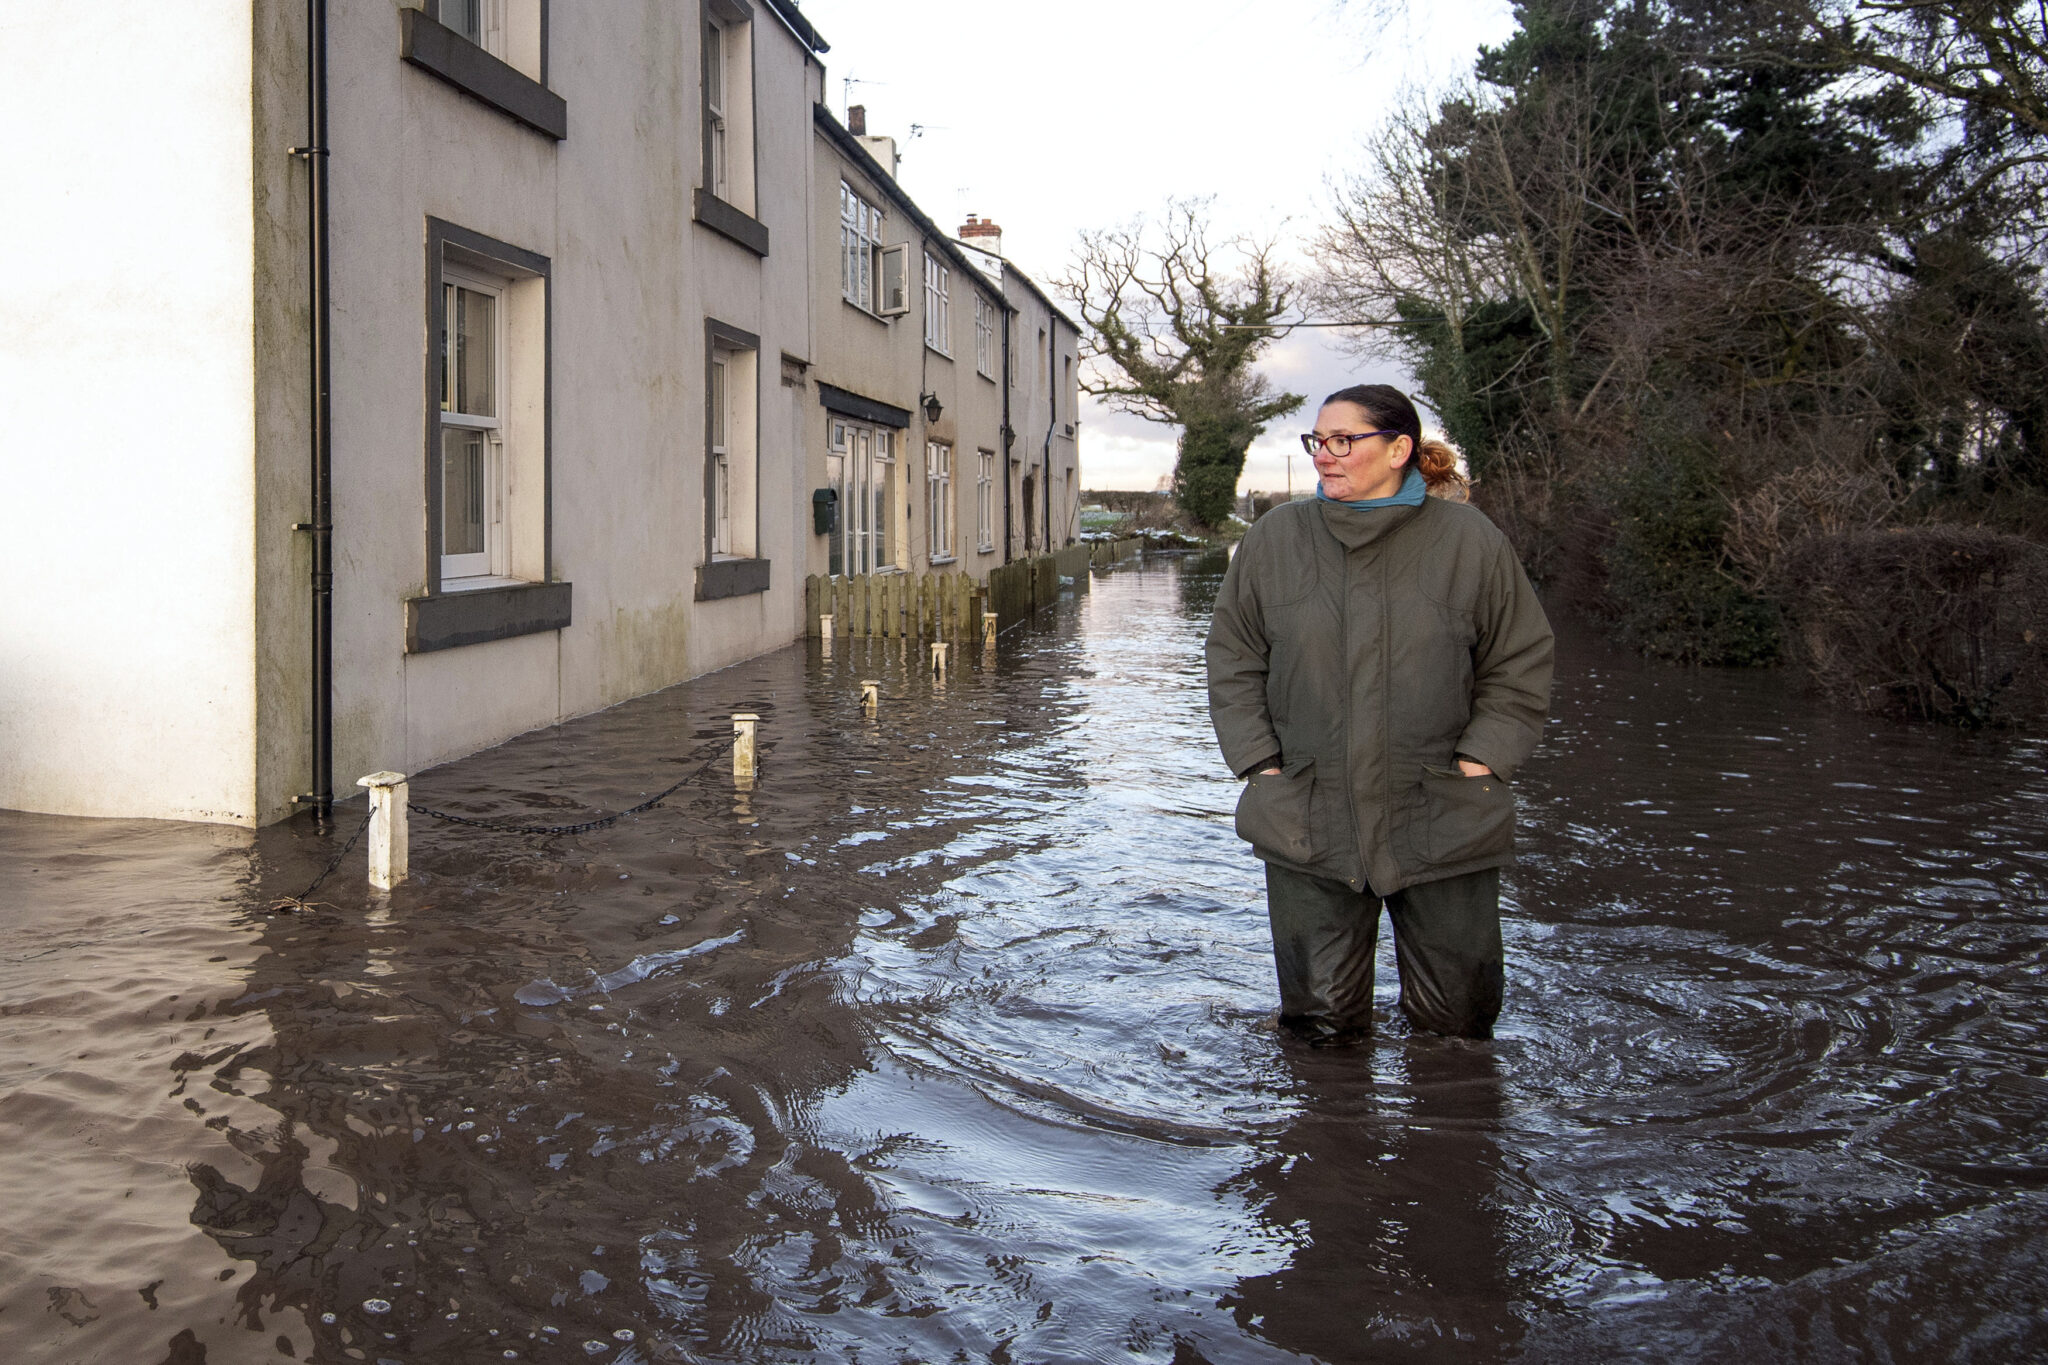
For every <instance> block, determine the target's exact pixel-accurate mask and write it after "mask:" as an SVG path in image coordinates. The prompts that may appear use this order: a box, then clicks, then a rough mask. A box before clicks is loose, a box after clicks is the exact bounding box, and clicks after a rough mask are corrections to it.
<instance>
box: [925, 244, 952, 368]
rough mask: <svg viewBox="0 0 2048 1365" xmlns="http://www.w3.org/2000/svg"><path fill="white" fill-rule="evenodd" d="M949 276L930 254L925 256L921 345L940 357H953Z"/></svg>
mask: <svg viewBox="0 0 2048 1365" xmlns="http://www.w3.org/2000/svg"><path fill="white" fill-rule="evenodd" d="M951 285H952V272H951V271H949V270H947V269H946V267H945V266H944V265H943V264H941V263H940V262H939V260H938V259H937V258H936V257H934V256H933V255H932V254H931V253H930V252H929V251H927V252H926V253H925V254H924V344H925V345H927V346H929V347H931V348H932V349H933V350H934V351H937V352H938V353H939V354H940V355H951V354H953V346H952V342H951V340H950V337H951V336H952V331H953V326H952V322H953V314H952V302H951V299H950V297H949V291H950V289H951Z"/></svg>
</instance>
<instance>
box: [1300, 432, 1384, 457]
mask: <svg viewBox="0 0 2048 1365" xmlns="http://www.w3.org/2000/svg"><path fill="white" fill-rule="evenodd" d="M1400 434H1401V433H1400V432H1398V431H1361V432H1359V433H1358V434H1357V435H1356V436H1351V435H1346V434H1345V433H1343V432H1338V433H1336V434H1334V435H1330V436H1318V435H1316V434H1315V433H1314V432H1313V431H1304V432H1303V433H1301V448H1302V449H1303V450H1306V451H1307V452H1308V453H1309V454H1311V455H1313V454H1315V453H1316V452H1317V451H1318V450H1327V451H1329V452H1330V454H1332V455H1334V456H1335V457H1336V458H1338V459H1340V460H1341V459H1343V458H1344V457H1345V456H1346V455H1349V454H1350V453H1351V447H1352V446H1353V445H1355V444H1356V443H1358V442H1359V441H1370V440H1371V439H1372V438H1373V437H1375V436H1399V435H1400Z"/></svg>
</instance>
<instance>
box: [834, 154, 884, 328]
mask: <svg viewBox="0 0 2048 1365" xmlns="http://www.w3.org/2000/svg"><path fill="white" fill-rule="evenodd" d="M881 273H882V211H881V210H880V209H878V208H876V207H875V206H874V205H873V204H870V203H869V202H868V201H867V200H865V199H863V198H861V197H860V196H859V195H858V194H856V193H855V192H854V190H853V187H852V186H851V185H848V184H847V183H846V182H845V181H844V180H842V181H840V182H839V292H840V294H841V295H842V296H843V297H844V298H845V299H846V301H847V302H848V303H850V304H852V305H853V306H854V307H856V308H865V309H867V310H868V311H869V312H870V313H873V312H877V311H879V310H878V308H877V306H876V305H877V303H878V302H879V296H878V295H877V293H876V285H877V284H878V283H879V282H880V279H881Z"/></svg>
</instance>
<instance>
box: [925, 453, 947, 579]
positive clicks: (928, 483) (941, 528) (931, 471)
mask: <svg viewBox="0 0 2048 1365" xmlns="http://www.w3.org/2000/svg"><path fill="white" fill-rule="evenodd" d="M924 457H925V458H924V483H925V525H927V526H929V527H930V528H931V561H932V563H934V564H937V563H939V562H940V561H942V560H951V559H952V558H953V447H951V446H949V445H947V444H946V443H945V442H943V441H927V442H925V447H924Z"/></svg>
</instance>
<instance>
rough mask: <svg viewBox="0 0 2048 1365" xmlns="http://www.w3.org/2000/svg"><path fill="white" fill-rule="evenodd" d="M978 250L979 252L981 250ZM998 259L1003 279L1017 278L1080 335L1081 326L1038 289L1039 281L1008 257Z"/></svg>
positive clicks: (1054, 314) (1047, 309)
mask: <svg viewBox="0 0 2048 1365" xmlns="http://www.w3.org/2000/svg"><path fill="white" fill-rule="evenodd" d="M976 249H977V250H979V248H976ZM989 254H990V255H995V253H994V252H990V253H989ZM996 259H997V260H999V261H1001V262H1002V263H1003V279H1004V280H1005V281H1007V280H1008V279H1009V278H1010V277H1011V276H1012V275H1014V276H1016V277H1017V281H1018V282H1019V283H1020V284H1022V285H1023V286H1024V287H1025V288H1026V289H1028V290H1030V291H1031V296H1032V297H1033V298H1035V299H1037V300H1038V301H1039V302H1040V303H1042V304H1044V305H1045V307H1046V311H1047V312H1049V313H1051V314H1052V315H1053V316H1054V317H1056V318H1058V319H1059V320H1060V321H1061V322H1064V323H1066V324H1067V326H1069V327H1071V328H1073V329H1074V331H1075V332H1077V333H1078V332H1079V331H1080V330H1081V324H1080V323H1078V322H1076V321H1074V320H1073V319H1072V318H1070V317H1068V316H1067V313H1066V310H1065V309H1063V308H1061V307H1060V306H1059V305H1058V304H1056V303H1054V302H1053V301H1052V296H1051V295H1050V294H1048V293H1046V292H1045V291H1044V290H1043V289H1040V288H1039V287H1038V281H1036V280H1034V279H1032V278H1031V277H1030V276H1029V275H1027V274H1025V273H1024V272H1023V270H1021V269H1020V268H1018V265H1017V263H1016V262H1015V261H1013V260H1011V259H1010V258H1009V257H1008V256H996Z"/></svg>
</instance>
